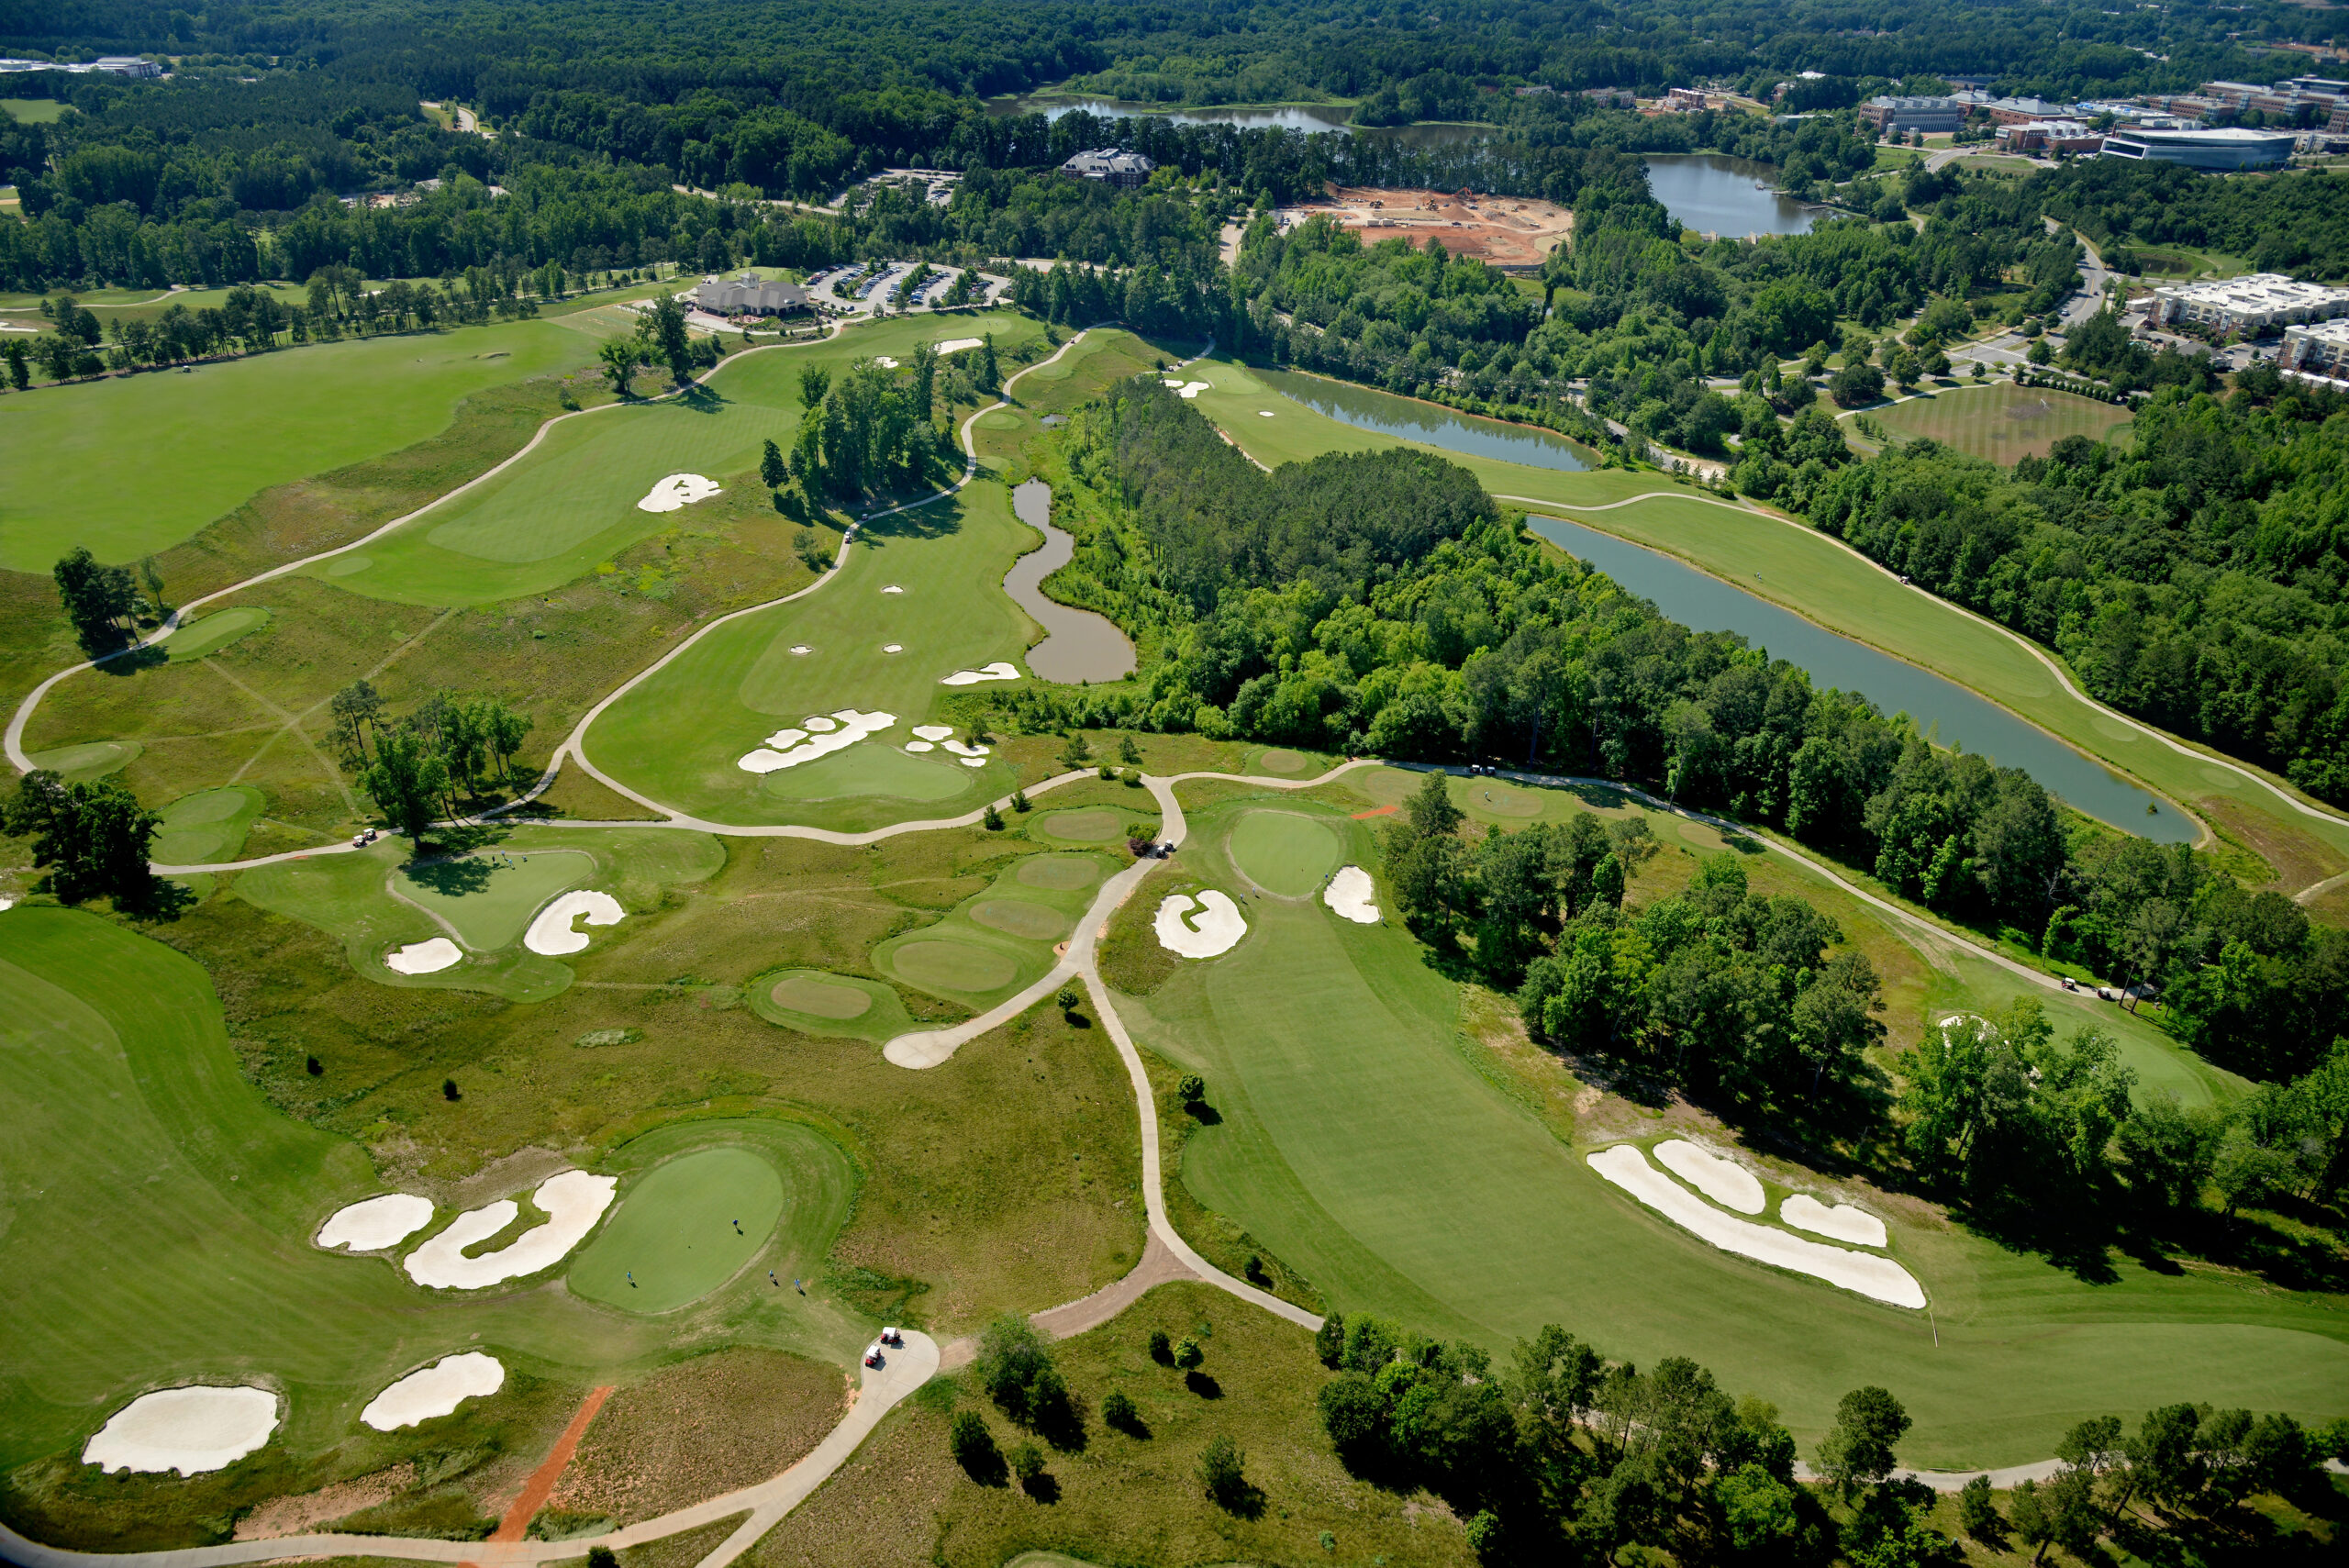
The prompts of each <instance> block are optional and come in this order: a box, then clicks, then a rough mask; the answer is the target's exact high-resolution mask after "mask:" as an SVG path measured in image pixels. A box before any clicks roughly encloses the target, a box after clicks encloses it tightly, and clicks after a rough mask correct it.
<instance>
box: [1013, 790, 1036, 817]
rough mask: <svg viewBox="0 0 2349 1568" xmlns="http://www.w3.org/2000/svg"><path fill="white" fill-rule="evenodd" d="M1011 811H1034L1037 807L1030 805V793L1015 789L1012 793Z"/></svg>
mask: <svg viewBox="0 0 2349 1568" xmlns="http://www.w3.org/2000/svg"><path fill="white" fill-rule="evenodd" d="M1011 809H1012V810H1014V811H1019V812H1027V811H1032V810H1034V809H1035V807H1033V806H1030V805H1029V804H1028V792H1027V791H1026V790H1024V789H1015V790H1013V791H1012V792H1011Z"/></svg>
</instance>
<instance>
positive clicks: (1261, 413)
mask: <svg viewBox="0 0 2349 1568" xmlns="http://www.w3.org/2000/svg"><path fill="white" fill-rule="evenodd" d="M1256 417H1257V418H1259V419H1269V418H1271V417H1273V411H1272V410H1271V409H1269V408H1259V409H1257V410H1256Z"/></svg>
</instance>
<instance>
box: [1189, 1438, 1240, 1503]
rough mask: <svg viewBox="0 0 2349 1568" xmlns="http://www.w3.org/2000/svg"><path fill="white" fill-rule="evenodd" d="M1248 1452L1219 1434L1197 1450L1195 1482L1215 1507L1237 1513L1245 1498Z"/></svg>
mask: <svg viewBox="0 0 2349 1568" xmlns="http://www.w3.org/2000/svg"><path fill="white" fill-rule="evenodd" d="M1247 1466H1248V1456H1247V1455H1246V1454H1245V1453H1243V1452H1242V1451H1241V1448H1240V1445H1239V1444H1237V1443H1235V1442H1233V1441H1232V1440H1230V1438H1229V1437H1225V1436H1222V1435H1220V1434H1219V1435H1218V1436H1216V1437H1214V1438H1211V1439H1209V1440H1208V1446H1207V1448H1206V1449H1205V1450H1204V1451H1201V1453H1200V1454H1199V1485H1200V1487H1201V1488H1202V1489H1203V1490H1205V1491H1206V1493H1207V1495H1208V1499H1209V1500H1210V1501H1212V1502H1213V1503H1214V1504H1215V1505H1216V1506H1217V1507H1219V1508H1222V1509H1225V1510H1226V1511H1227V1512H1230V1513H1238V1512H1239V1511H1240V1510H1241V1508H1242V1507H1245V1506H1246V1503H1247V1498H1248V1471H1247Z"/></svg>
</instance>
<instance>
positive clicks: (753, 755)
mask: <svg viewBox="0 0 2349 1568" xmlns="http://www.w3.org/2000/svg"><path fill="white" fill-rule="evenodd" d="M896 722H897V716H896V714H894V713H859V712H857V711H856V709H854V708H852V707H844V708H842V709H841V710H840V711H839V712H838V713H835V714H832V715H830V716H829V717H827V716H825V715H823V714H820V713H819V714H814V715H811V716H810V717H807V718H803V719H801V720H800V721H799V727H798V728H796V729H790V728H786V729H778V730H776V731H775V732H774V734H772V735H770V736H768V737H767V738H766V740H764V741H763V742H762V743H761V745H760V747H759V749H758V750H757V751H748V752H745V753H743V755H742V757H741V758H740V760H739V761H738V762H735V764H734V765H735V766H736V767H738V768H740V769H741V770H742V771H743V772H744V773H774V772H775V771H776V770H777V769H779V768H796V767H797V766H798V765H799V764H800V763H802V762H814V761H815V760H816V759H817V758H818V757H829V756H830V755H831V754H832V753H833V752H835V751H846V750H847V749H848V748H849V747H851V746H853V745H855V744H856V743H857V742H858V741H860V740H863V739H864V738H865V737H866V736H868V735H873V734H877V733H878V732H880V731H881V730H884V729H886V728H889V727H890V726H891V725H893V724H895V723H896Z"/></svg>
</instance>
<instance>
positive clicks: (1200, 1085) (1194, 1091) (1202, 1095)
mask: <svg viewBox="0 0 2349 1568" xmlns="http://www.w3.org/2000/svg"><path fill="white" fill-rule="evenodd" d="M1207 1097H1208V1081H1207V1080H1206V1079H1205V1078H1202V1077H1200V1076H1199V1075H1198V1074H1197V1073H1184V1074H1183V1076H1182V1077H1181V1078H1179V1079H1177V1080H1176V1081H1175V1098H1176V1099H1178V1100H1180V1101H1182V1102H1183V1103H1184V1104H1185V1105H1186V1106H1196V1105H1197V1104H1198V1103H1199V1102H1200V1101H1201V1100H1204V1099H1206V1098H1207Z"/></svg>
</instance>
